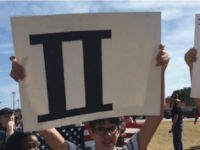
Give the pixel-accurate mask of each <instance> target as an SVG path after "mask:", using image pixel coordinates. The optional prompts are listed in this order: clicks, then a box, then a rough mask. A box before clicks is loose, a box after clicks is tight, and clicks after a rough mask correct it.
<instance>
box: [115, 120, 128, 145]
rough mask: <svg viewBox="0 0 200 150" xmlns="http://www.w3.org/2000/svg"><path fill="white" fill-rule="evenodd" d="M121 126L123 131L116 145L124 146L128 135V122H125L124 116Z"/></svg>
mask: <svg viewBox="0 0 200 150" xmlns="http://www.w3.org/2000/svg"><path fill="white" fill-rule="evenodd" d="M120 126H121V133H120V135H119V138H118V140H117V143H116V146H117V147H123V146H124V140H125V137H126V133H125V131H126V124H125V121H124V118H122V119H121V120H120Z"/></svg>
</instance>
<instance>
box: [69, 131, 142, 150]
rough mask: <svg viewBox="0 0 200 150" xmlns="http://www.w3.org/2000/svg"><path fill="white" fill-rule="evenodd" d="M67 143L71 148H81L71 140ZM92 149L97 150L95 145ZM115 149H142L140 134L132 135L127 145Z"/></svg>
mask: <svg viewBox="0 0 200 150" xmlns="http://www.w3.org/2000/svg"><path fill="white" fill-rule="evenodd" d="M67 143H68V146H69V150H81V149H80V148H79V147H77V146H76V145H75V144H73V143H71V142H69V141H67ZM91 150H95V146H93V147H91ZM115 150H140V145H139V134H138V133H136V134H135V135H134V136H132V137H131V139H130V140H129V141H128V143H127V145H125V146H124V147H123V148H115Z"/></svg>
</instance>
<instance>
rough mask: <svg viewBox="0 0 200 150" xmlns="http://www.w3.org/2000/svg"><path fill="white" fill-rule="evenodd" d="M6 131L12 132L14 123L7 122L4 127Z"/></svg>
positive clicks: (11, 121)
mask: <svg viewBox="0 0 200 150" xmlns="http://www.w3.org/2000/svg"><path fill="white" fill-rule="evenodd" d="M6 129H7V131H13V130H14V121H13V120H9V121H8V123H7V126H6Z"/></svg>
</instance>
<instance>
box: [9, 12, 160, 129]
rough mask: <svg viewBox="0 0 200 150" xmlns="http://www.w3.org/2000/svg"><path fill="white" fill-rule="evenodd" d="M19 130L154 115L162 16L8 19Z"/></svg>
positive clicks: (156, 112)
mask: <svg viewBox="0 0 200 150" xmlns="http://www.w3.org/2000/svg"><path fill="white" fill-rule="evenodd" d="M11 25H12V33H13V41H14V47H15V52H16V57H17V58H18V60H19V63H20V64H22V65H23V67H24V68H25V70H26V76H27V77H26V79H25V80H23V81H20V82H19V87H20V97H21V103H22V115H23V122H24V129H25V131H29V130H43V129H47V128H51V127H58V126H64V125H69V124H75V123H78V122H84V121H90V120H95V119H102V118H108V117H116V116H123V115H159V114H160V93H161V68H160V67H156V56H157V53H158V47H159V44H160V40H161V13H155V12H154V13H116V14H113V13H110V14H109V13H105V14H69V15H52V16H32V17H12V18H11Z"/></svg>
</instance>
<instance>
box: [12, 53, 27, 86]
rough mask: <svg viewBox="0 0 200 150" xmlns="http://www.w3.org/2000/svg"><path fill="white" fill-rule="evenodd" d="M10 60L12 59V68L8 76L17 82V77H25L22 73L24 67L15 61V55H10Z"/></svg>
mask: <svg viewBox="0 0 200 150" xmlns="http://www.w3.org/2000/svg"><path fill="white" fill-rule="evenodd" d="M10 60H11V61H12V70H11V73H10V76H11V77H12V78H13V79H14V80H15V81H17V82H18V81H19V79H21V80H23V79H24V78H25V77H26V75H25V73H24V68H23V67H22V65H20V64H19V63H18V62H17V59H16V57H15V56H11V57H10Z"/></svg>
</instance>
